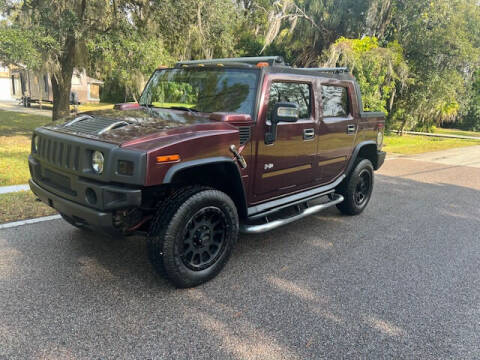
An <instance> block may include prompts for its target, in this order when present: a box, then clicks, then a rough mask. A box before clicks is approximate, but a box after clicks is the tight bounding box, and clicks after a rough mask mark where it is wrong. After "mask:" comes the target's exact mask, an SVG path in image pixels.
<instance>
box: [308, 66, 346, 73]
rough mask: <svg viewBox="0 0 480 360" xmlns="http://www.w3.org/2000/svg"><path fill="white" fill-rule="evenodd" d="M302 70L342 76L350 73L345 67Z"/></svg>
mask: <svg viewBox="0 0 480 360" xmlns="http://www.w3.org/2000/svg"><path fill="white" fill-rule="evenodd" d="M302 70H309V71H318V72H323V73H332V74H342V73H348V72H350V70H348V68H347V67H337V68H303V69H302Z"/></svg>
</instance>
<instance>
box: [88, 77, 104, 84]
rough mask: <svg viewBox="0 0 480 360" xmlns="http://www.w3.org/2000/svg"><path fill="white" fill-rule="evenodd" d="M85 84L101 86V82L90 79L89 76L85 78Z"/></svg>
mask: <svg viewBox="0 0 480 360" xmlns="http://www.w3.org/2000/svg"><path fill="white" fill-rule="evenodd" d="M87 84H98V85H103V81H101V80H98V79H94V78H91V77H90V76H87Z"/></svg>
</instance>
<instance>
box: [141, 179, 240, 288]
mask: <svg viewBox="0 0 480 360" xmlns="http://www.w3.org/2000/svg"><path fill="white" fill-rule="evenodd" d="M237 237H238V215H237V210H236V207H235V204H234V203H233V201H232V200H231V199H230V197H229V196H228V195H226V194H225V193H223V192H221V191H218V190H214V189H210V188H205V187H199V186H192V187H187V188H183V189H181V190H179V191H177V192H176V193H175V194H173V195H172V196H171V197H170V198H168V199H167V200H166V201H165V202H164V203H163V204H162V207H161V208H160V209H159V211H158V214H157V215H156V216H155V218H154V220H153V222H152V226H151V229H150V232H149V236H148V253H149V258H150V261H151V262H152V265H153V266H154V268H155V269H156V270H157V271H158V272H159V273H160V274H162V275H164V276H165V277H166V278H167V279H168V280H170V282H172V283H173V284H174V285H175V286H176V287H179V288H187V287H193V286H197V285H199V284H202V283H204V282H206V281H208V280H210V279H212V278H213V277H215V276H216V275H217V274H218V273H219V272H220V271H221V270H222V268H223V267H224V266H225V264H226V263H227V261H228V259H229V258H230V255H231V252H232V249H233V247H234V245H235V243H236V241H237Z"/></svg>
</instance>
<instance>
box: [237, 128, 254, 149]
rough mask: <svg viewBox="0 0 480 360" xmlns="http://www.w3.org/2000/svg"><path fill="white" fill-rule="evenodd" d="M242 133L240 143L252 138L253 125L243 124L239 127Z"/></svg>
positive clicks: (242, 143)
mask: <svg viewBox="0 0 480 360" xmlns="http://www.w3.org/2000/svg"><path fill="white" fill-rule="evenodd" d="M238 131H239V135H240V145H244V144H246V143H247V141H248V140H250V136H251V127H250V126H241V127H239V128H238Z"/></svg>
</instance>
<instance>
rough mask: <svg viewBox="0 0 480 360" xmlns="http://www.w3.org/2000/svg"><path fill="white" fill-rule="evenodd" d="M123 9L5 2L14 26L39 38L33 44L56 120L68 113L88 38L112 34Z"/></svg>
mask: <svg viewBox="0 0 480 360" xmlns="http://www.w3.org/2000/svg"><path fill="white" fill-rule="evenodd" d="M122 6H123V3H121V2H120V1H115V0H113V1H111V2H110V1H101V0H89V1H87V0H77V1H75V0H54V1H47V0H28V1H20V2H19V1H15V0H9V1H5V0H4V1H3V3H2V9H1V10H3V13H8V14H10V18H9V19H10V21H11V22H12V23H13V24H14V25H15V27H16V28H17V29H19V31H21V32H22V33H24V34H25V36H26V38H27V39H33V38H35V39H36V40H35V41H33V42H32V43H31V45H33V47H34V49H35V51H36V52H37V53H38V54H39V55H40V59H41V63H42V64H43V67H44V68H45V70H47V71H48V72H49V73H50V77H51V82H52V93H53V119H54V120H55V119H58V118H61V117H64V116H67V115H68V114H69V106H70V105H69V104H70V101H69V100H70V89H71V81H72V74H73V70H74V68H75V67H77V66H78V67H81V66H84V65H86V63H87V59H88V53H87V47H86V43H87V41H88V39H90V38H92V36H94V35H95V34H96V33H99V32H110V31H112V30H113V29H114V27H115V23H116V22H115V19H116V18H117V17H118V16H120V13H121V12H122ZM28 46H30V43H29V44H28ZM28 46H27V47H28Z"/></svg>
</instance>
